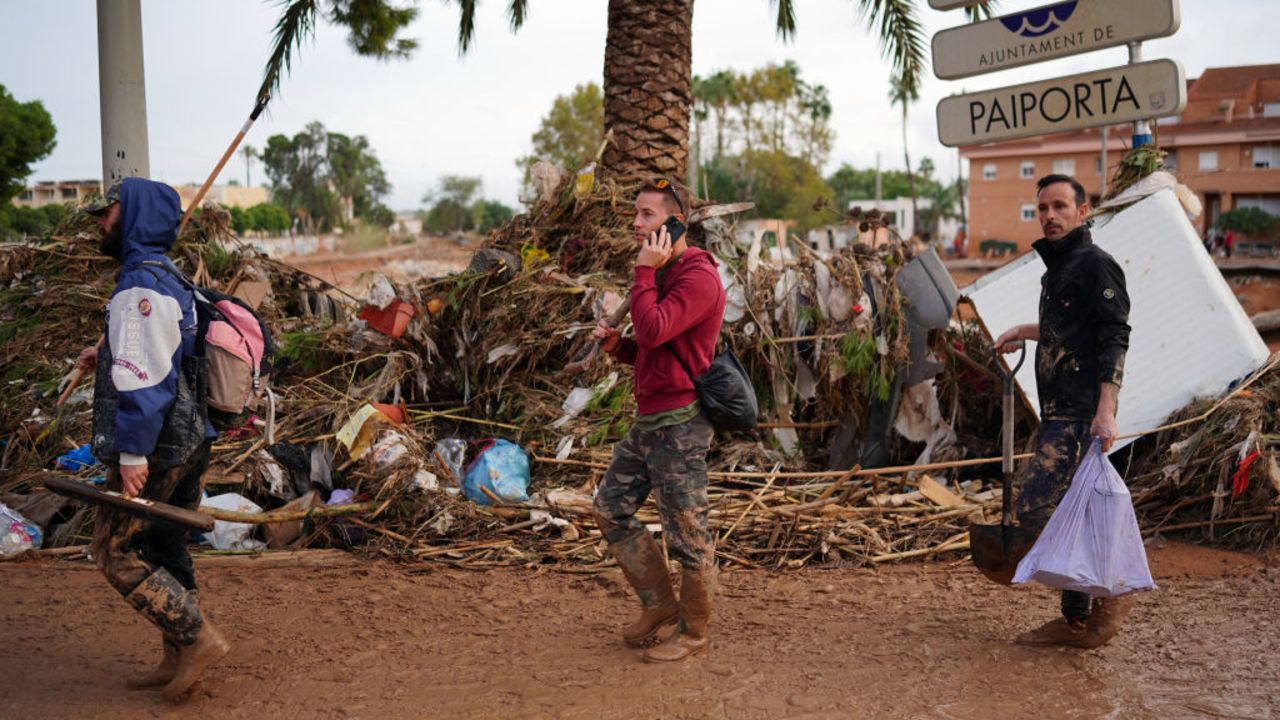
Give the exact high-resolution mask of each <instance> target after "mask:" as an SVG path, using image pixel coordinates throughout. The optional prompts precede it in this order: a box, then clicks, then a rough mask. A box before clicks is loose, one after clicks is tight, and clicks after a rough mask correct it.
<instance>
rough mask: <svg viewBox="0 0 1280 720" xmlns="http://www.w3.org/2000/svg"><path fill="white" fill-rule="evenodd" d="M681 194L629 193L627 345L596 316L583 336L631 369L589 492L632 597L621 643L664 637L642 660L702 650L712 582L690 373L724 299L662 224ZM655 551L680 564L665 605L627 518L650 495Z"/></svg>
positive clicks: (654, 185) (684, 207)
mask: <svg viewBox="0 0 1280 720" xmlns="http://www.w3.org/2000/svg"><path fill="white" fill-rule="evenodd" d="M691 200H692V197H691V195H690V193H689V192H688V191H687V190H686V189H685V188H684V187H683V186H681V185H678V184H676V183H675V182H673V181H671V180H668V179H666V178H656V179H654V180H652V181H650V182H649V183H647V184H645V185H644V186H643V187H641V188H640V191H639V193H638V194H637V196H636V200H635V220H634V221H633V222H632V230H633V233H634V236H635V241H636V247H637V248H638V249H639V254H638V256H637V257H636V262H635V278H634V280H633V282H632V286H631V322H632V327H633V329H634V331H635V337H634V338H624V337H622V336H621V334H620V333H619V332H618V330H617V329H616V328H612V327H610V326H609V325H608V324H607V323H605V322H604V321H601V322H600V324H599V325H598V326H597V327H596V329H595V330H594V331H593V332H592V335H591V336H592V338H594V339H596V340H598V341H599V342H600V343H601V347H602V348H603V349H604V350H605V351H606V352H608V353H609V355H611V356H612V357H613V358H614V359H615V360H618V361H620V362H624V363H626V364H628V365H633V366H634V367H635V386H634V387H635V391H634V392H635V396H636V406H637V409H636V418H635V422H634V423H633V424H632V426H631V431H630V432H629V433H628V434H627V437H626V438H625V439H623V440H622V441H621V442H619V443H618V444H617V445H615V446H614V448H613V460H612V461H611V462H610V463H609V469H608V470H607V471H605V475H604V480H603V481H601V483H600V488H599V491H598V492H597V493H596V499H595V503H594V510H595V515H596V522H597V523H598V524H599V526H600V530H601V532H602V533H603V534H604V537H605V540H607V541H608V542H609V550H610V551H611V552H612V553H613V556H614V558H615V559H617V561H618V565H620V566H621V567H622V572H623V575H625V576H626V578H627V580H628V581H629V582H630V583H631V586H632V587H633V588H635V591H636V595H637V596H639V598H640V604H641V611H640V617H639V618H637V619H636V621H635V622H634V623H632V624H631V625H629V626H628V627H626V628H625V629H624V630H623V631H622V636H623V640H624V641H625V642H626V643H627V644H628V645H632V646H644V645H646V644H648V643H650V642H651V641H652V640H653V639H654V638H655V637H656V636H657V634H658V631H659V630H661V629H662V628H663V627H664V626H666V625H670V624H672V623H676V631H675V632H674V633H673V634H672V635H671V636H670V637H668V638H667V639H666V640H665V641H663V642H662V643H661V644H660V645H657V646H655V647H652V648H649V649H648V650H647V651H645V654H644V659H645V661H646V662H675V661H680V660H684V659H685V658H687V657H689V656H691V655H693V654H695V653H698V652H701V651H702V650H704V649H705V648H706V647H707V644H708V639H707V637H708V635H707V625H708V622H709V620H710V616H711V603H712V591H713V588H714V587H715V569H716V565H715V539H714V537H713V536H712V534H711V529H710V525H709V519H708V517H709V516H708V513H709V511H710V500H709V498H708V497H707V451H708V449H709V448H710V447H711V440H712V437H713V435H714V430H713V429H712V426H711V422H710V421H709V420H708V419H707V415H706V413H705V412H703V410H702V407H701V405H700V404H699V402H698V393H697V391H696V389H695V388H694V384H693V378H694V377H697V376H698V375H701V374H702V373H703V372H705V371H706V370H707V368H708V367H709V366H710V365H711V360H712V358H713V356H714V355H715V347H716V340H717V339H718V338H719V337H720V326H721V323H722V321H723V318H724V306H725V292H724V288H723V287H722V286H721V283H720V274H719V271H718V270H717V269H716V261H715V258H714V257H712V255H711V254H710V253H708V252H706V251H705V250H702V249H700V248H696V247H692V246H690V245H689V243H688V233H683V234H681V235H680V237H679V238H677V239H675V240H674V241H673V240H672V238H671V235H670V234H669V232H668V230H667V226H666V225H665V224H664V223H665V222H666V221H667V220H668V218H674V219H675V220H677V221H679V222H680V223H684V222H686V219H685V218H686V216H687V213H688V211H689V210H690V207H689V206H690V202H691ZM651 492H652V493H656V494H657V498H656V500H657V505H658V514H659V517H660V518H661V520H662V532H663V536H664V538H665V540H666V544H667V550H668V552H669V553H670V554H671V557H673V558H674V559H675V560H676V561H677V562H678V563H680V567H681V573H680V576H681V577H680V595H679V599H678V600H677V597H676V594H675V591H674V589H673V586H672V582H671V576H670V574H669V571H668V568H667V561H666V559H665V558H664V557H663V553H662V550H661V548H659V547H658V543H657V542H656V541H655V540H654V538H653V535H652V534H650V532H649V530H648V529H647V528H646V527H645V525H644V523H642V522H640V521H639V520H637V519H636V512H637V511H638V510H639V509H640V507H641V506H642V505H643V504H644V502H645V500H646V498H648V497H649V494H650V493H651Z"/></svg>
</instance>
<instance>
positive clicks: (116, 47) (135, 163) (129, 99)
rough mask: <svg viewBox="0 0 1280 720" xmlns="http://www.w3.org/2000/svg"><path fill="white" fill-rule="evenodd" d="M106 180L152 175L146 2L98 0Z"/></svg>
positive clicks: (99, 77)
mask: <svg viewBox="0 0 1280 720" xmlns="http://www.w3.org/2000/svg"><path fill="white" fill-rule="evenodd" d="M98 93H99V101H100V107H101V110H102V116H101V121H102V184H103V187H104V188H105V187H106V186H108V185H110V184H111V183H112V182H114V181H116V180H119V179H120V178H125V177H144V178H145V177H150V176H151V157H150V154H149V153H148V151H147V86H146V76H145V74H144V72H143V63H142V7H141V0H98Z"/></svg>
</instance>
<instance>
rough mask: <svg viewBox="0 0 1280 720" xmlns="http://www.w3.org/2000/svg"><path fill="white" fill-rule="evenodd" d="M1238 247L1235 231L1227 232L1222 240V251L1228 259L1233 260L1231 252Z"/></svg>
mask: <svg viewBox="0 0 1280 720" xmlns="http://www.w3.org/2000/svg"><path fill="white" fill-rule="evenodd" d="M1235 247H1236V233H1235V231H1234V230H1227V232H1226V234H1225V235H1224V236H1223V238H1222V250H1223V252H1224V253H1226V256H1227V259H1230V258H1231V251H1232V250H1235Z"/></svg>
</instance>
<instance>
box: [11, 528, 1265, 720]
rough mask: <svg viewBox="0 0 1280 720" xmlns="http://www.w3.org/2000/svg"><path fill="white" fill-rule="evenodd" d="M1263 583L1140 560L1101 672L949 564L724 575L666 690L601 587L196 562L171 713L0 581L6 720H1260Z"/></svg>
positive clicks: (37, 569)
mask: <svg viewBox="0 0 1280 720" xmlns="http://www.w3.org/2000/svg"><path fill="white" fill-rule="evenodd" d="M1274 560H1275V558H1274V557H1273V558H1272V559H1271V561H1268V560H1265V559H1263V558H1259V557H1253V556H1248V555H1239V554H1234V553H1227V552H1222V551H1217V550H1209V549H1204V548H1198V547H1193V546H1186V545H1175V544H1170V545H1169V546H1167V547H1165V548H1163V549H1152V550H1151V561H1152V567H1153V569H1154V571H1155V574H1156V576H1157V579H1158V582H1159V583H1160V585H1161V588H1160V589H1159V590H1158V591H1156V592H1154V593H1151V594H1148V595H1144V596H1143V597H1141V598H1140V600H1139V603H1138V605H1137V608H1136V610H1135V611H1134V613H1133V616H1132V617H1131V622H1130V623H1129V625H1128V626H1127V628H1126V632H1125V633H1124V634H1122V635H1121V636H1120V637H1119V638H1118V639H1117V640H1116V641H1114V642H1113V643H1112V644H1111V645H1110V646H1107V647H1105V648H1102V649H1100V650H1093V651H1081V650H1072V649H1063V648H1054V649H1034V648H1024V647H1020V646H1017V645H1014V644H1013V643H1011V642H1010V638H1012V637H1013V636H1014V635H1016V634H1017V633H1018V632H1019V631H1021V630H1023V629H1026V628H1028V627H1032V626H1034V625H1036V624H1038V623H1040V622H1042V621H1044V620H1046V619H1049V618H1052V617H1053V616H1054V614H1055V612H1056V598H1055V597H1054V596H1053V595H1052V594H1051V593H1050V591H1048V590H1046V589H1044V588H1041V587H1033V588H1018V589H1006V588H1000V587H996V586H994V585H991V584H989V583H987V582H985V581H984V580H982V579H981V578H980V577H979V575H978V574H977V573H976V572H975V571H974V570H972V569H971V568H970V567H968V565H967V563H965V562H963V561H958V562H951V563H945V564H944V563H938V564H933V565H912V566H902V567H894V568H886V569H884V570H881V571H880V572H874V571H869V570H818V569H813V570H805V571H800V572H793V573H766V572H755V571H746V572H734V573H726V574H724V575H723V582H722V593H721V597H720V600H719V604H718V606H717V608H716V613H717V614H716V615H715V618H714V633H715V644H714V646H713V648H712V649H711V651H710V653H709V654H708V655H706V656H704V657H699V658H696V659H694V660H693V661H691V662H689V663H686V664H683V665H680V666H678V667H664V666H652V665H645V664H643V663H641V662H640V653H639V652H638V651H636V650H631V649H628V648H626V647H624V646H623V645H622V644H621V642H620V641H619V640H618V639H617V630H618V624H619V618H620V617H621V616H623V615H624V614H627V613H630V612H631V610H632V605H633V601H632V600H631V598H630V596H629V594H628V593H627V592H626V591H625V590H624V588H623V586H622V585H621V578H620V576H618V575H617V573H616V572H615V573H606V574H602V575H568V574H558V573H555V572H535V571H529V570H502V571H490V572H470V571H463V570H454V569H447V568H443V567H441V566H438V565H414V566H396V565H391V564H388V563H384V562H368V561H364V560H358V559H339V560H338V561H337V563H336V564H335V565H331V566H328V567H320V568H305V567H292V568H263V567H251V566H246V565H247V564H246V563H235V564H227V563H225V562H223V563H213V564H214V566H212V567H211V566H210V564H211V563H209V562H202V566H201V570H200V573H201V579H202V582H203V586H204V593H205V597H206V598H207V600H206V604H207V605H208V606H209V607H211V608H212V611H213V613H214V615H215V616H216V617H217V618H218V619H219V623H220V625H221V626H222V628H223V629H224V631H225V632H226V633H227V634H228V635H229V636H230V637H231V638H232V640H233V641H234V648H233V650H232V652H231V654H230V655H229V656H228V658H227V660H226V661H225V662H223V663H222V664H221V665H219V666H217V667H215V668H214V669H213V670H212V671H211V672H210V673H209V675H208V677H207V678H206V679H205V681H204V682H203V683H202V684H201V685H199V686H197V689H196V691H195V692H194V693H193V695H192V696H191V698H190V699H189V701H188V702H187V704H186V705H183V706H174V705H169V704H167V703H164V702H163V701H162V700H160V699H159V697H158V695H156V694H155V693H146V692H143V693H138V692H127V691H125V690H124V689H123V688H122V681H123V678H124V677H125V676H126V675H128V674H130V673H133V672H135V671H137V670H139V669H142V668H144V667H145V666H147V664H148V663H150V662H151V661H153V660H155V659H156V658H157V657H158V655H159V650H160V644H159V642H158V638H157V637H156V635H155V633H154V631H153V630H152V629H150V627H149V626H147V625H146V624H145V623H144V622H143V621H142V620H141V619H139V618H138V616H136V615H135V614H134V613H132V612H131V611H129V610H128V609H127V607H126V606H125V604H124V602H123V601H122V600H121V599H120V598H119V596H117V595H116V594H115V593H114V592H113V591H112V590H111V589H110V588H109V587H108V586H107V584H106V582H105V581H103V580H102V578H101V577H100V576H99V575H98V574H97V572H96V571H95V570H94V569H93V568H92V567H91V566H89V565H87V564H85V563H67V562H59V561H52V560H45V561H34V562H17V563H5V564H0V584H2V585H3V587H4V589H5V591H4V593H3V598H4V599H3V604H2V605H0V637H2V638H4V641H5V652H4V653H3V657H2V658H0V678H3V683H0V717H15V718H16V717H21V718H62V717H78V716H90V717H95V718H135V717H138V716H155V717H199V718H219V719H224V718H240V717H271V718H276V717H286V718H294V717H297V718H304V717H305V718H312V717H317V718H357V717H363V718H412V717H438V718H445V717H448V718H494V717H522V718H524V717H529V718H593V719H594V718H631V717H651V718H656V717H661V718H675V717H680V718H784V717H785V718H849V717H868V718H870V717H875V718H984V719H985V718H1025V717H1036V718H1038V720H1053V719H1055V718H1101V717H1109V718H1226V717H1231V718H1271V717H1275V713H1276V712H1277V708H1280V679H1277V675H1276V668H1277V667H1280V568H1278V567H1277V566H1276V564H1275V562H1274Z"/></svg>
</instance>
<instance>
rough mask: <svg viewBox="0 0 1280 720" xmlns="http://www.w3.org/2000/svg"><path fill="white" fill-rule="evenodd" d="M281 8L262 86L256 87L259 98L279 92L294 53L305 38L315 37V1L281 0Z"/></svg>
mask: <svg viewBox="0 0 1280 720" xmlns="http://www.w3.org/2000/svg"><path fill="white" fill-rule="evenodd" d="M280 5H281V6H282V7H283V8H284V11H283V12H281V13H280V19H279V20H278V21H276V27H275V39H274V40H273V41H272V45H271V56H270V57H269V58H267V68H266V71H265V72H264V73H263V77H262V87H260V88H258V97H259V98H263V97H266V96H268V95H272V94H275V92H276V91H277V90H279V89H280V78H281V76H282V75H285V74H288V72H289V69H290V68H291V67H292V65H293V53H294V51H295V50H301V49H302V41H303V39H304V38H307V37H315V32H316V13H317V11H318V10H319V8H318V5H319V2H318V0H282V1H281V2H280Z"/></svg>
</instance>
